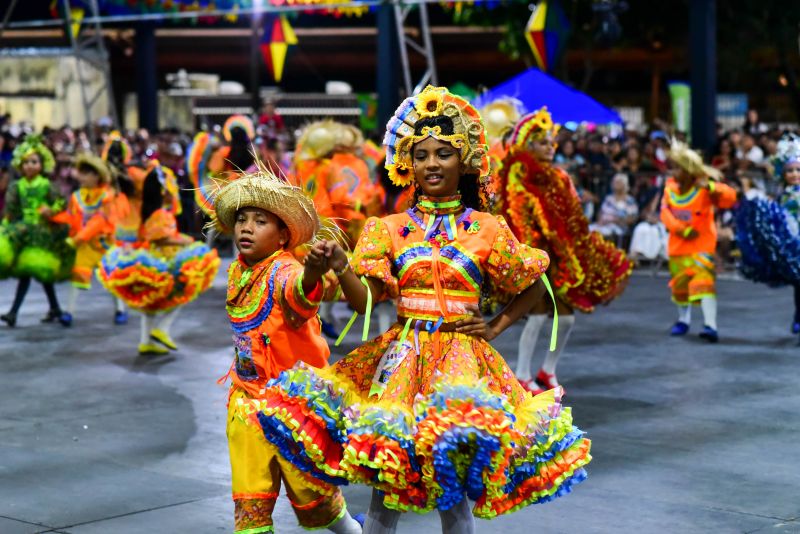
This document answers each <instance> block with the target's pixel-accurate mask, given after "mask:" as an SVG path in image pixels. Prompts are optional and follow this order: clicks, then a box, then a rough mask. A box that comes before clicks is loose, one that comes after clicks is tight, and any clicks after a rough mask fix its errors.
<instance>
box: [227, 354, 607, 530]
mask: <svg viewBox="0 0 800 534" xmlns="http://www.w3.org/2000/svg"><path fill="white" fill-rule="evenodd" d="M356 391H357V390H356V389H355V388H353V387H352V384H349V383H348V381H347V379H344V378H342V377H340V376H337V375H335V374H334V373H333V372H332V370H331V369H330V368H329V369H323V370H320V369H309V368H306V367H304V366H298V367H296V368H294V369H291V370H289V371H285V372H283V373H281V375H280V376H279V377H278V378H277V379H275V380H273V381H271V382H270V383H269V384H268V386H267V388H266V389H265V394H264V396H263V397H262V398H259V399H257V400H253V401H252V402H251V404H249V405H248V406H246V407H243V409H242V412H241V413H242V416H243V417H246V418H247V419H248V420H249V421H250V422H252V423H253V424H258V425H260V426H261V428H262V430H263V431H264V435H265V437H266V438H267V440H269V441H270V442H271V443H273V444H275V445H276V446H277V448H278V449H279V450H280V452H281V454H282V455H283V456H284V457H285V458H286V459H287V460H289V461H290V462H292V463H293V464H294V465H295V466H296V467H297V468H298V469H300V470H301V471H304V472H306V473H308V474H309V475H311V476H314V477H317V478H319V479H320V480H323V481H325V482H328V483H331V484H337V485H343V484H348V483H351V482H352V483H360V484H367V485H370V486H372V487H375V488H376V489H378V490H380V491H382V492H383V493H384V504H385V505H386V506H387V507H389V508H392V509H396V510H400V511H413V512H418V513H424V512H428V511H430V510H433V509H442V510H447V509H449V508H451V507H452V506H454V505H456V504H457V503H459V502H460V501H461V500H462V499H463V498H464V495H466V496H467V497H469V498H470V499H472V500H474V501H476V502H475V506H474V508H473V514H474V515H475V516H477V517H481V518H492V517H496V516H498V515H501V514H505V513H510V512H513V511H515V510H518V509H520V508H522V507H524V506H527V505H529V504H534V503H542V502H547V501H550V500H552V499H554V498H556V497H558V496H561V495H565V494H567V493H569V492H570V491H571V489H572V487H573V486H574V485H575V484H577V483H579V482H581V481H583V480H584V479H585V478H586V472H585V470H584V466H585V465H586V464H588V463H589V461H590V460H591V456H590V454H589V449H590V442H589V440H588V439H586V438H585V437H584V436H583V432H581V431H580V430H579V429H577V428H575V427H573V426H572V416H571V411H570V409H569V408H563V407H562V406H561V405H560V400H559V398H558V397H559V392H558V391H556V390H552V391H549V392H546V393H544V394H542V395H539V396H537V397H530V396H528V397H526V399H525V400H524V401H523V403H522V404H521V405H519V406H516V407H513V406H511V405H510V404H509V403H508V402H507V400H506V399H505V397H503V396H500V395H497V394H495V393H493V392H491V391H490V390H489V389H488V388H487V387H486V385H485V383H483V382H482V381H481V382H479V383H478V384H474V383H473V384H444V383H442V384H439V385H437V386H436V387H435V388H434V391H433V392H432V393H431V394H430V395H427V396H422V395H420V396H418V397H417V399H416V400H415V402H414V406H413V407H407V406H404V405H402V404H399V403H389V402H386V401H376V400H374V399H369V398H363V397H362V396H361V395H360V394H358V393H357V392H356Z"/></svg>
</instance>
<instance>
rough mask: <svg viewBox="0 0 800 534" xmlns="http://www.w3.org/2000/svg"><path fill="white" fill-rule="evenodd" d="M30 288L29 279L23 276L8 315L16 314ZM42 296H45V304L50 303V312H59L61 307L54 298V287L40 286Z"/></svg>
mask: <svg viewBox="0 0 800 534" xmlns="http://www.w3.org/2000/svg"><path fill="white" fill-rule="evenodd" d="M30 287H31V277H30V276H23V277H22V278H20V279H19V283H17V293H16V294H15V295H14V304H12V305H11V310H10V312H9V313H13V314H16V313H17V312H19V309H20V307H21V306H22V301H24V300H25V295H27V294H28V289H30ZM42 287H43V288H44V294H45V295H47V302H49V303H50V311H55V312H60V311H61V306H59V305H58V297H57V296H56V287H55V286H54V285H53V284H52V283H50V284H44V283H43V284H42Z"/></svg>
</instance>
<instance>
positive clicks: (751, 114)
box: [742, 108, 769, 135]
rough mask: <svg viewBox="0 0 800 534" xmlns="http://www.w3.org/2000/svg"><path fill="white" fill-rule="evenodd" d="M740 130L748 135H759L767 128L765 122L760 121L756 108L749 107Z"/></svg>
mask: <svg viewBox="0 0 800 534" xmlns="http://www.w3.org/2000/svg"><path fill="white" fill-rule="evenodd" d="M742 130H744V131H745V133H748V134H750V135H759V134H762V133H765V132H766V131H768V130H769V128H768V127H767V125H766V124H764V123H763V122H761V121H760V120H759V118H758V110H756V109H753V108H750V109H748V110H747V114H746V115H745V117H744V124H743V125H742Z"/></svg>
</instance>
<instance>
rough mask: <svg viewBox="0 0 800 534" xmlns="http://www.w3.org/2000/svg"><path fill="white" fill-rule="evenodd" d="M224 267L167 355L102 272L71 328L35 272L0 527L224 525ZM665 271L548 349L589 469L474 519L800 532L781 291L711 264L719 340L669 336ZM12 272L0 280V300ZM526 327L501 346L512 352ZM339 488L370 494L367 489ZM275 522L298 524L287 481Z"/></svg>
mask: <svg viewBox="0 0 800 534" xmlns="http://www.w3.org/2000/svg"><path fill="white" fill-rule="evenodd" d="M221 276H222V275H221ZM221 276H220V278H219V279H218V281H217V284H216V285H215V287H214V288H213V289H212V290H211V291H210V292H209V293H207V294H205V295H204V296H203V297H201V298H200V299H199V300H198V301H197V302H195V303H192V304H191V305H189V306H188V307H187V308H186V309H185V310H184V313H183V315H182V316H181V318H180V319H179V320H178V321H177V323H176V325H175V333H176V336H175V337H176V338H177V341H178V342H179V343H180V345H181V350H180V351H178V352H177V353H175V354H174V355H172V356H169V357H162V358H140V357H137V356H136V352H135V347H136V340H137V336H138V320H137V319H136V318H134V319H133V320H132V321H131V324H129V325H127V326H123V327H120V326H113V325H112V324H111V314H112V306H111V300H110V298H109V297H108V296H107V295H105V294H104V293H103V292H102V291H101V290H100V288H98V287H95V288H94V289H93V290H92V291H91V292H90V293H88V294H82V301H81V303H82V304H83V305H84V309H85V311H84V312H83V313H81V314H79V315H78V316H77V317H76V320H75V324H74V326H73V328H72V329H70V330H66V329H63V328H62V327H60V326H58V325H39V322H38V319H39V317H40V316H42V315H43V314H44V312H45V303H44V302H45V301H44V295H43V293H42V291H41V289H40V288H39V287H38V286H35V287H33V288H32V290H31V293H30V295H29V299H28V301H27V302H26V303H25V306H24V307H23V310H22V314H21V316H20V319H19V325H18V327H17V328H16V329H15V330H9V329H7V328H5V327H0V533H2V534H27V533H34V532H61V533H70V534H96V533H115V534H134V533H136V534H138V533H169V534H171V533H200V534H203V533H213V532H229V531H231V529H232V523H233V521H232V505H231V502H230V499H229V491H230V489H229V478H228V477H229V466H228V458H227V445H226V441H225V435H224V426H225V425H224V420H225V394H226V390H225V389H224V388H222V387H220V386H217V385H216V384H215V380H216V378H217V377H219V376H221V375H222V374H224V373H225V371H226V370H227V368H228V365H229V363H230V353H231V348H230V335H229V331H228V326H227V324H226V321H225V315H224V309H223V300H224V283H223V280H222V278H221ZM665 284H666V280H665V279H664V278H651V277H650V276H646V275H640V276H635V277H634V278H633V280H632V282H631V284H630V286H629V288H628V289H627V291H626V293H625V294H624V295H623V297H622V298H621V299H619V300H618V301H617V302H615V303H614V304H613V305H611V306H610V307H608V308H604V309H601V310H599V311H598V312H597V313H595V314H594V315H591V316H581V317H579V321H578V325H577V328H576V330H575V332H574V333H573V336H572V339H571V341H570V346H569V349H568V354H567V356H565V357H564V359H563V360H562V363H561V366H560V368H559V371H560V372H559V376H560V377H561V379H562V381H563V383H564V385H565V387H566V390H567V397H566V399H567V404H569V405H571V406H573V409H574V414H575V420H576V421H577V423H578V424H579V425H580V426H581V427H582V428H584V429H585V430H587V431H588V432H589V434H590V436H591V437H592V439H593V441H594V444H593V453H594V457H595V460H594V461H593V462H592V464H591V465H590V466H589V472H590V476H589V479H588V480H587V481H586V482H585V483H583V484H581V485H580V486H578V487H577V488H576V489H575V491H574V492H573V494H572V495H570V496H569V497H567V498H564V499H559V500H557V501H556V502H553V503H550V504H547V505H543V506H534V507H530V508H528V509H526V510H524V511H521V512H518V513H516V514H513V515H511V516H508V517H504V518H501V519H498V520H495V521H492V522H483V521H481V522H479V524H478V532H504V533H506V534H515V533H529V532H547V533H551V532H553V533H555V532H563V533H578V532H580V533H595V532H596V533H607V532H614V533H618V532H636V533H650V532H715V533H716V532H765V533H766V532H770V533H771V532H800V519H798V517H800V466H799V465H798V453H800V445H799V444H798V436H799V435H800V434H799V432H800V395H799V394H798V385H800V378H799V377H800V347H797V346H795V340H794V338H793V337H792V336H790V335H789V334H788V326H789V321H790V309H791V308H790V307H791V295H790V292H789V291H788V290H769V289H766V288H764V287H762V286H756V285H753V284H750V283H746V282H735V281H728V282H721V283H720V295H721V306H720V316H721V325H722V328H721V333H722V336H723V341H722V343H720V344H719V345H716V346H710V345H706V344H704V343H703V342H701V341H699V340H698V339H697V338H696V337H695V336H694V335H692V336H690V337H688V338H686V339H672V338H669V337H668V336H666V335H665V332H666V330H667V328H668V327H669V325H670V324H671V323H672V321H673V320H674V312H673V308H672V307H671V305H670V304H669V301H668V295H667V291H666V287H665ZM13 290H14V282H13V281H5V282H0V307H2V308H3V309H5V307H6V306H8V304H9V302H10V300H11V297H12V295H13ZM60 291H61V294H62V296H64V297H65V296H66V286H63V287H61V288H60ZM699 320H700V317H699V313H698V314H697V315H696V316H695V325H694V330H695V332H696V331H697V330H698V329H699V326H698V325H699ZM520 328H521V327H520V326H519V325H517V326H515V327H514V328H512V329H510V330H509V331H508V332H506V333H505V334H504V335H503V336H502V337H501V338H500V339H499V340H498V341H497V344H496V345H497V347H498V348H499V349H500V351H501V352H502V353H503V354H505V355H506V356H507V357H508V358H509V360H512V365H513V359H514V357H515V353H516V350H515V343H516V339H518V336H519V333H520ZM353 331H354V332H356V331H359V332H360V328H354V330H353ZM349 341H351V343H350V346H351V347H352V346H353V343H354V342H355V341H356V339H355V338H353V337H351V338H350V339H349ZM543 345H544V344H543V343H542V342H540V347H539V349H540V350H544V348H545V347H544V346H543ZM345 495H346V497H347V500H348V502H349V505H350V507H351V509H352V510H354V511H355V512H358V511H364V510H365V508H366V506H367V503H368V499H369V490H367V489H365V488H359V487H353V488H345ZM276 522H277V524H278V526H279V532H285V533H298V532H302V530H301V529H299V528H297V527H296V526H295V521H294V518H293V516H292V513H291V511H290V510H289V509H288V507H287V503H286V501H285V499H283V498H281V501H280V503H279V506H278V513H277V514H276ZM438 528H439V527H438V517H437V516H436V515H435V514H429V515H427V516H417V515H413V514H409V515H407V516H405V517H404V518H403V520H402V522H401V528H400V529H399V531H400V532H401V533H411V532H414V533H416V534H420V533H428V532H436V531H438Z"/></svg>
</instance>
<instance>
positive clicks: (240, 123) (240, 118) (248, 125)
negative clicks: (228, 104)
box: [222, 115, 256, 143]
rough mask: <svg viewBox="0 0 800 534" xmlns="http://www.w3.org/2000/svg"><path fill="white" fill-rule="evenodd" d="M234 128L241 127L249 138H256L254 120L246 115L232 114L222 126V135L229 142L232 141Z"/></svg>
mask: <svg viewBox="0 0 800 534" xmlns="http://www.w3.org/2000/svg"><path fill="white" fill-rule="evenodd" d="M234 128H241V129H242V130H244V132H245V134H247V138H248V139H255V137H256V128H255V126H253V121H251V120H250V118H249V117H245V116H244V115H231V116H230V117H228V119H227V120H226V121H225V124H224V125H223V126H222V136H223V137H224V138H225V140H226V141H227V142H229V143H230V142H231V136H232V132H233V129H234Z"/></svg>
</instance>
